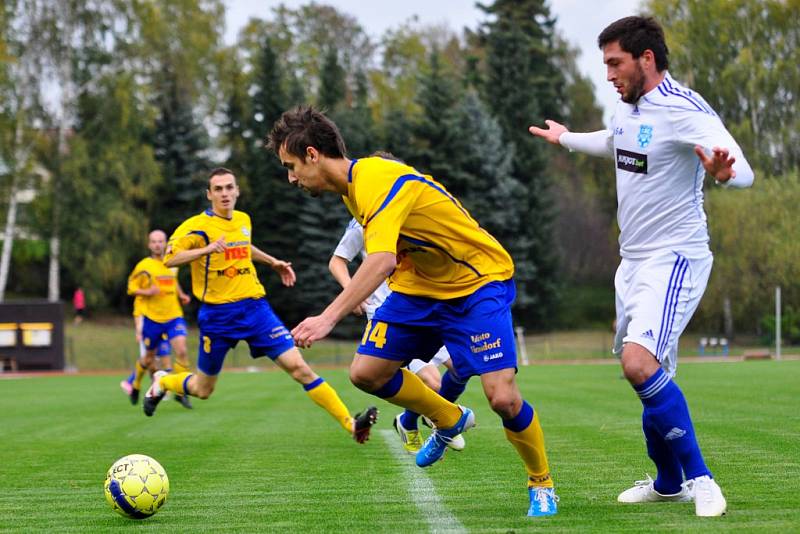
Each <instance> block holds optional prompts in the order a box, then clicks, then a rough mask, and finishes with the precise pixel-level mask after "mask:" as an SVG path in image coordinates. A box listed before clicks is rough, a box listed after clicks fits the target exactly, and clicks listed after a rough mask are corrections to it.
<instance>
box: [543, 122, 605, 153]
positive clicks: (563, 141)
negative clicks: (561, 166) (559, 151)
mask: <svg viewBox="0 0 800 534" xmlns="http://www.w3.org/2000/svg"><path fill="white" fill-rule="evenodd" d="M544 122H545V124H546V125H547V128H539V127H538V126H531V127H530V128H528V131H529V132H530V133H531V135H535V136H537V137H541V138H542V139H544V140H546V141H547V142H548V143H552V144H554V145H561V146H563V147H566V148H568V149H569V150H570V151H573V150H575V151H577V152H583V153H584V154H589V155H590V156H599V157H606V158H609V157H613V155H614V146H613V145H614V143H613V139H612V138H611V132H610V131H609V130H598V131H596V132H586V133H583V132H580V133H578V132H570V131H569V130H568V129H567V127H566V126H564V125H563V124H560V123H558V122H556V121H551V120H546V121H544Z"/></svg>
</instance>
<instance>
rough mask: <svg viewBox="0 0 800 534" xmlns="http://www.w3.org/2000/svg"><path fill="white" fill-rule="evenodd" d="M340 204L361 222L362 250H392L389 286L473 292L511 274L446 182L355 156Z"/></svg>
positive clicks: (434, 292) (500, 251) (447, 293)
mask: <svg viewBox="0 0 800 534" xmlns="http://www.w3.org/2000/svg"><path fill="white" fill-rule="evenodd" d="M348 180H349V185H348V194H347V196H346V197H345V198H344V201H345V205H346V206H347V207H348V209H349V210H350V212H351V213H352V214H353V216H354V217H355V218H356V220H358V221H359V222H361V223H362V225H363V226H364V246H365V249H366V251H367V253H368V254H373V253H375V252H393V253H395V254H396V255H397V268H396V269H395V271H394V273H392V275H391V276H390V277H389V287H390V288H391V289H392V290H393V291H398V292H400V293H405V294H409V295H419V296H427V297H431V298H437V299H452V298H458V297H461V296H466V295H469V294H471V293H473V292H474V291H475V290H477V289H478V288H479V287H481V286H482V285H484V284H487V283H489V282H492V281H502V280H508V279H509V278H511V277H512V276H513V274H514V263H513V261H512V260H511V256H510V255H509V254H508V252H506V250H505V249H504V248H503V247H502V246H501V245H500V243H499V242H498V241H497V240H496V239H495V238H494V237H492V236H491V235H490V234H489V233H488V232H486V230H484V229H483V228H481V227H480V225H479V224H478V223H477V221H475V219H473V218H472V217H471V216H470V214H469V213H468V212H467V210H466V209H465V208H464V207H463V206H462V205H461V203H460V202H459V201H458V200H457V199H456V198H455V197H454V196H453V195H451V194H450V193H449V192H448V191H447V189H446V188H445V186H444V185H442V184H441V183H439V182H437V181H436V180H434V179H433V178H432V177H431V176H428V175H423V174H421V173H419V172H418V171H416V170H415V169H414V168H413V167H409V166H408V165H405V164H403V163H400V162H397V161H393V160H386V159H382V158H365V159H361V160H356V161H355V162H354V163H353V165H352V166H351V169H350V173H349V176H348Z"/></svg>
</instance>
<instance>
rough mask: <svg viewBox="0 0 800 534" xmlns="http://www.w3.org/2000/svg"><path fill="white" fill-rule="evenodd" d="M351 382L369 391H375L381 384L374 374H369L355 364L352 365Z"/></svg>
mask: <svg viewBox="0 0 800 534" xmlns="http://www.w3.org/2000/svg"><path fill="white" fill-rule="evenodd" d="M350 382H352V383H353V385H354V386H355V387H357V388H358V389H360V390H362V391H367V392H369V391H374V390H376V389H378V387H379V384H376V381H375V377H374V376H371V375H369V374H368V373H366V372H365V371H364V370H362V369H359V368H357V367H356V366H355V365H353V366H352V367H350Z"/></svg>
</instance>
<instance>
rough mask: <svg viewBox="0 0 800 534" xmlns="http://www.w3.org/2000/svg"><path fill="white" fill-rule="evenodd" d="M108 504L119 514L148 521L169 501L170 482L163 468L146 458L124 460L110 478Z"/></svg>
mask: <svg viewBox="0 0 800 534" xmlns="http://www.w3.org/2000/svg"><path fill="white" fill-rule="evenodd" d="M104 488H105V493H106V500H107V501H108V504H110V505H111V508H113V509H114V511H115V512H117V513H118V514H120V515H122V516H125V517H129V518H131V519H145V518H148V517H150V516H151V515H153V514H155V513H156V512H158V509H159V508H161V507H162V506H163V505H164V503H165V502H166V501H167V494H168V493H169V478H167V472H166V471H164V468H163V467H161V464H159V463H158V462H156V461H155V460H154V459H152V458H150V457H149V456H145V455H144V454H129V455H128V456H123V457H122V458H120V459H119V460H117V461H116V462H114V465H112V466H111V467H110V468H109V470H108V474H106V483H105V486H104Z"/></svg>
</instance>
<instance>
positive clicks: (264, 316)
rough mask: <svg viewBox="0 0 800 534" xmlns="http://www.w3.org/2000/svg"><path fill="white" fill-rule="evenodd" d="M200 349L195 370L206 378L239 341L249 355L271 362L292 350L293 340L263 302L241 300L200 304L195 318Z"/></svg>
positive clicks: (260, 300)
mask: <svg viewBox="0 0 800 534" xmlns="http://www.w3.org/2000/svg"><path fill="white" fill-rule="evenodd" d="M197 322H198V326H199V327H200V348H199V349H198V351H197V368H198V369H200V370H201V371H202V372H203V373H205V374H207V375H209V376H215V375H218V374H219V372H220V371H221V370H222V364H223V362H224V361H225V355H226V354H227V353H228V351H229V350H230V349H232V348H233V347H235V346H236V344H237V343H238V342H239V341H246V342H247V344H248V345H249V346H250V356H252V357H253V358H258V357H261V356H269V357H270V358H271V359H273V360H274V359H275V358H277V357H278V356H280V355H281V354H283V353H284V352H286V351H287V350H289V349H291V348H292V347H294V339H293V338H292V335H291V334H290V333H289V330H287V328H286V327H285V326H284V325H283V323H282V322H281V320H280V319H278V316H277V315H275V312H273V311H272V308H271V307H270V305H269V303H268V302H267V301H266V299H263V298H261V299H244V300H240V301H237V302H228V303H225V304H203V305H202V306H201V307H200V312H199V314H198V315H197Z"/></svg>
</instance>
